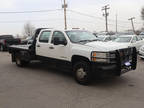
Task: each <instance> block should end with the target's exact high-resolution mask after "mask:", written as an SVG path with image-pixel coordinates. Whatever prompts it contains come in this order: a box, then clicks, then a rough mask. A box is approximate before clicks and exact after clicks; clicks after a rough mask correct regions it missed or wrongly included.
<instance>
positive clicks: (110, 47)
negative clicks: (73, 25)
mask: <svg viewBox="0 0 144 108" xmlns="http://www.w3.org/2000/svg"><path fill="white" fill-rule="evenodd" d="M38 30H39V29H38ZM39 32H40V33H39V35H38V32H36V35H35V38H34V41H33V43H32V44H31V45H13V46H10V48H9V52H10V53H11V55H12V62H16V65H17V66H20V67H21V66H25V65H27V64H28V63H30V62H31V61H33V60H40V61H48V62H53V63H54V64H56V65H57V66H61V68H63V67H70V68H69V69H70V70H72V72H73V73H74V78H75V80H76V81H77V82H78V83H79V84H88V83H89V82H90V81H91V77H92V75H93V74H94V73H96V74H104V73H106V74H107V75H114V76H120V75H121V74H123V73H125V72H128V71H130V70H135V69H136V64H137V53H136V48H135V47H129V48H128V47H127V46H125V45H122V44H119V43H117V44H113V43H111V44H109V43H106V42H100V41H97V38H96V37H95V36H94V35H93V34H92V33H90V32H88V31H83V30H53V29H42V30H39Z"/></svg>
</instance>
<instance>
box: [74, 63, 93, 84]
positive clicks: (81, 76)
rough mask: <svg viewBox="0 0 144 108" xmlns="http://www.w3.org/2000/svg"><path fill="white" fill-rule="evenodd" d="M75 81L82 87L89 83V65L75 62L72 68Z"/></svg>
mask: <svg viewBox="0 0 144 108" xmlns="http://www.w3.org/2000/svg"><path fill="white" fill-rule="evenodd" d="M73 71H74V77H75V80H76V81H77V82H78V83H79V84H82V85H87V84H89V83H90V81H91V72H90V65H89V63H88V62H86V61H79V62H76V63H75V64H74V66H73Z"/></svg>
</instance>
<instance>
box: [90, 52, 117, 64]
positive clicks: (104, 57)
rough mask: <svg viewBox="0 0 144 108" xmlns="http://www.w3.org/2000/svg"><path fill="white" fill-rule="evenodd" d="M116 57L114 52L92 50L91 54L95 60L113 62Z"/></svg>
mask: <svg viewBox="0 0 144 108" xmlns="http://www.w3.org/2000/svg"><path fill="white" fill-rule="evenodd" d="M115 58H116V55H115V53H114V52H92V54H91V60H92V61H93V62H111V60H113V59H115Z"/></svg>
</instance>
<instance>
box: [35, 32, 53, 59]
mask: <svg viewBox="0 0 144 108" xmlns="http://www.w3.org/2000/svg"><path fill="white" fill-rule="evenodd" d="M51 34H52V32H51V31H43V32H41V33H40V35H39V36H38V38H37V42H36V55H39V56H43V57H50V55H51V54H50V52H49V47H50V43H49V42H50V36H51Z"/></svg>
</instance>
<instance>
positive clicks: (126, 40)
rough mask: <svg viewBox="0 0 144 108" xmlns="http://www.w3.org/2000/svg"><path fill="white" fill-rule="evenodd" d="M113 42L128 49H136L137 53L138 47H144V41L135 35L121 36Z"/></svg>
mask: <svg viewBox="0 0 144 108" xmlns="http://www.w3.org/2000/svg"><path fill="white" fill-rule="evenodd" d="M113 42H118V43H121V44H125V45H127V46H128V47H136V49H137V51H139V49H140V47H141V46H142V45H144V40H143V39H141V37H140V36H137V35H121V36H119V37H118V38H116V39H115V40H114V41H113Z"/></svg>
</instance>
